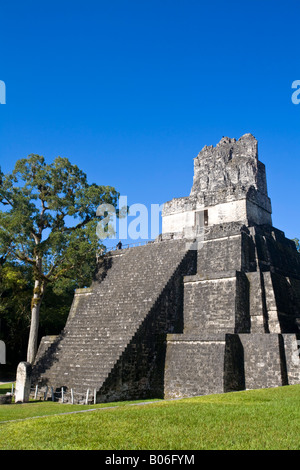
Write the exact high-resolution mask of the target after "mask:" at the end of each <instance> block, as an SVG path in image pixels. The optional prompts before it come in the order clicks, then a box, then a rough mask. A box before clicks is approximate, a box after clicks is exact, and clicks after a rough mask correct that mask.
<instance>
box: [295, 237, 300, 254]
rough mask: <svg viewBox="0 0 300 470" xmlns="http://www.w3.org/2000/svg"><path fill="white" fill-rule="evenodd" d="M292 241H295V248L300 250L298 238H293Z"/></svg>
mask: <svg viewBox="0 0 300 470" xmlns="http://www.w3.org/2000/svg"><path fill="white" fill-rule="evenodd" d="M294 242H295V244H296V248H297V250H298V251H299V252H300V242H299V239H298V238H294Z"/></svg>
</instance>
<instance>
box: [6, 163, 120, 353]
mask: <svg viewBox="0 0 300 470" xmlns="http://www.w3.org/2000/svg"><path fill="white" fill-rule="evenodd" d="M118 197H119V194H118V193H117V191H116V190H115V189H114V188H112V187H110V186H100V185H97V184H94V183H93V184H89V183H88V181H87V176H86V175H85V173H83V172H82V171H81V170H80V169H79V168H78V167H77V166H76V165H72V164H71V163H70V162H69V160H68V159H67V158H61V157H57V158H56V159H55V160H54V161H53V163H51V164H47V163H46V161H45V159H44V157H42V156H39V155H29V156H28V157H27V158H24V159H21V160H18V161H17V163H16V165H15V168H14V170H13V172H12V173H10V174H7V175H4V174H3V173H2V172H1V171H0V208H1V209H2V210H0V268H1V277H0V295H1V300H2V303H1V307H0V315H1V317H2V318H3V317H5V324H6V331H5V332H4V333H5V334H6V335H7V334H8V330H9V331H13V332H14V334H15V333H16V331H17V328H15V327H13V325H14V326H16V325H19V328H18V331H20V334H21V335H22V338H24V331H23V330H24V325H26V328H28V323H29V322H30V317H31V315H30V309H31V308H32V309H34V308H37V307H38V308H39V309H40V306H41V305H42V307H41V326H42V331H47V330H48V327H50V326H51V327H54V326H55V325H59V326H60V327H62V325H63V323H64V321H65V317H66V312H67V311H68V310H69V308H70V303H71V298H72V297H73V293H74V289H75V288H76V287H84V286H87V285H90V283H91V280H92V275H93V272H94V270H95V267H96V252H97V250H98V249H100V248H103V245H102V243H101V240H99V238H98V236H97V234H96V226H97V223H98V222H99V218H96V211H97V207H98V206H99V205H101V204H104V203H106V204H110V205H113V206H116V204H117V200H118ZM34 285H35V287H34ZM46 287H47V292H46ZM29 293H30V294H29ZM30 297H31V302H30V301H29V298H30ZM4 299H5V300H4ZM43 299H44V300H43ZM42 300H43V301H44V306H43V304H42V303H41V302H42ZM33 323H34V322H31V324H32V325H33ZM33 329H34V330H36V326H35V327H34V328H33ZM55 330H56V328H55ZM31 333H32V332H31ZM51 333H53V334H55V333H56V331H52V332H51ZM33 336H34V342H36V331H34V333H33ZM16 339H17V338H16V337H15V338H14V340H13V341H14V342H15V341H16ZM5 340H6V341H8V342H10V340H9V339H8V338H7V337H6V338H5ZM30 341H31V334H30V339H29V342H30ZM21 343H22V342H21ZM21 343H20V344H21ZM32 344H33V343H32ZM20 347H22V345H21V346H20ZM33 349H34V348H33Z"/></svg>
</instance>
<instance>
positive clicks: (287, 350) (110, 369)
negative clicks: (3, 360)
mask: <svg viewBox="0 0 300 470" xmlns="http://www.w3.org/2000/svg"><path fill="white" fill-rule="evenodd" d="M271 212H272V211H271V202H270V199H269V197H268V192H267V183H266V172H265V166H264V164H263V163H261V162H260V161H259V160H258V151H257V141H256V139H255V138H254V137H253V136H252V135H251V134H246V135H244V136H242V137H241V138H240V139H239V140H235V139H229V138H227V137H226V138H222V139H221V141H220V142H219V144H218V145H217V146H216V147H213V146H210V147H204V148H203V150H202V151H201V152H200V153H199V154H198V156H197V157H196V158H195V159H194V181H193V186H192V190H191V193H190V195H189V196H187V197H184V198H178V199H173V200H171V201H169V202H167V203H166V204H165V205H164V208H163V213H162V233H161V235H160V236H159V237H158V238H157V240H155V242H149V243H148V244H147V245H144V246H140V247H135V248H129V249H123V250H118V251H116V252H110V253H108V254H106V255H105V256H104V257H102V258H101V260H100V262H99V267H98V272H97V275H96V277H95V281H94V282H93V284H92V286H91V287H90V288H88V289H79V290H77V291H76V292H75V296H74V301H73V305H72V308H71V311H70V314H69V318H68V320H67V323H66V326H65V328H64V330H63V331H62V332H61V334H60V335H58V336H56V337H44V338H42V341H41V344H40V347H39V351H38V355H37V358H36V361H35V364H34V367H33V384H40V385H43V384H47V385H48V386H52V387H53V388H54V389H56V388H60V387H64V388H65V389H66V390H68V389H70V388H73V389H74V390H77V391H78V392H82V393H84V391H85V390H86V388H92V389H95V390H96V396H97V401H98V402H105V401H113V400H128V399H140V398H153V397H165V398H177V397H188V396H196V395H203V394H211V393H223V392H227V391H234V390H244V389H253V388H266V387H277V386H281V385H288V384H297V383H300V363H299V353H298V344H300V343H299V340H300V335H299V333H300V331H299V327H300V254H299V253H298V252H297V250H296V246H295V243H294V242H293V241H291V240H288V239H287V238H286V237H285V235H284V233H283V232H282V231H280V230H278V229H276V228H274V227H273V226H272V218H271Z"/></svg>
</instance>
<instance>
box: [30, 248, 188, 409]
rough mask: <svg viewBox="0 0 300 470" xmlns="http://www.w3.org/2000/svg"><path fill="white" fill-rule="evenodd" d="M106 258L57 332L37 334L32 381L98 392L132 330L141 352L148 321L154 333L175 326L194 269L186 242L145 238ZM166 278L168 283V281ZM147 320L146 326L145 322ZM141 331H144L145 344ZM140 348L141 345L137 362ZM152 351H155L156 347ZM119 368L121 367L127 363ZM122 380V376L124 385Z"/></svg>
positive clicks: (177, 326) (179, 323)
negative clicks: (101, 270) (106, 266)
mask: <svg viewBox="0 0 300 470" xmlns="http://www.w3.org/2000/svg"><path fill="white" fill-rule="evenodd" d="M107 258H109V261H110V263H109V264H110V265H111V266H110V267H109V269H107V272H106V273H105V275H103V273H102V279H101V280H100V281H95V282H94V283H93V285H92V286H91V287H90V288H87V289H77V291H76V293H75V296H74V301H73V304H72V307H71V310H70V314H69V317H68V320H67V323H66V326H65V328H64V330H63V331H62V332H61V334H60V335H59V336H57V337H51V338H49V337H44V338H43V339H42V341H41V344H40V348H39V351H38V354H37V358H36V361H35V364H34V367H33V381H32V383H33V385H35V384H38V385H40V386H41V385H48V386H52V387H53V388H54V389H57V388H61V387H65V388H66V389H70V388H72V389H74V390H76V391H78V392H82V393H84V392H85V391H86V389H87V388H90V389H96V390H97V391H98V393H100V394H101V387H103V385H104V384H105V383H106V381H107V379H108V377H109V376H110V374H111V373H112V371H113V369H114V368H115V367H116V365H117V364H118V362H120V359H121V357H122V355H124V353H125V351H126V349H128V347H129V345H130V344H133V343H134V338H135V337H136V335H139V334H140V336H141V335H142V337H143V338H139V339H138V341H137V342H136V345H135V346H133V348H136V347H137V344H142V348H143V349H144V350H145V351H146V350H147V354H148V349H149V348H150V349H151V348H153V344H155V340H154V343H153V331H152V330H153V325H154V334H155V330H156V333H157V335H156V336H157V337H159V338H161V335H162V333H165V335H166V334H167V333H172V332H179V333H180V328H182V318H180V317H182V310H183V309H182V303H183V299H182V297H183V275H188V274H194V272H195V267H196V266H195V265H196V252H192V251H188V250H187V243H186V241H185V240H169V241H163V242H158V243H149V244H147V245H145V246H140V247H135V248H130V249H127V250H119V251H116V252H113V253H111V254H110V255H106V260H107ZM170 282H171V283H172V288H170V286H169V287H168V285H169V284H170ZM147 321H148V322H149V321H150V322H151V328H147V327H146V326H145V325H147ZM155 325H156V326H155ZM143 328H144V329H143ZM145 328H146V330H147V331H146V330H145ZM150 330H151V331H150ZM139 332H140V333H139ZM147 335H148V336H149V335H150V336H151V341H150V340H149V341H148V343H147ZM150 343H151V344H150ZM160 344H161V339H160ZM147 354H146V353H145V354H144V355H143V351H140V354H139V357H136V361H141V360H143V358H145V357H146V355H147ZM133 355H134V354H133ZM131 356H132V354H131ZM152 356H153V358H154V359H155V357H156V356H157V351H156V350H155V348H154V350H153V351H152ZM128 360H129V363H130V361H132V359H130V358H129V359H128ZM147 361H148V359H147ZM147 361H146V362H147ZM127 362H128V361H127ZM122 367H123V368H127V369H128V364H126V367H125V366H124V365H123V366H122ZM129 369H130V367H129ZM131 369H132V370H131V372H130V374H131V375H132V374H134V373H136V372H133V370H136V364H135V366H134V368H133V367H132V368H131ZM140 369H143V367H140ZM144 369H145V370H142V371H141V372H140V375H141V377H140V379H141V380H144V381H147V374H149V369H151V365H150V367H149V362H148V363H147V364H146V365H145V367H144ZM145 377H146V378H145ZM148 380H149V378H148ZM128 387H130V385H128V383H127V384H126V385H124V386H123V389H124V388H125V389H126V388H128ZM148 387H149V384H148ZM146 388H147V387H146ZM102 400H103V397H102Z"/></svg>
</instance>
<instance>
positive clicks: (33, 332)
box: [27, 280, 44, 364]
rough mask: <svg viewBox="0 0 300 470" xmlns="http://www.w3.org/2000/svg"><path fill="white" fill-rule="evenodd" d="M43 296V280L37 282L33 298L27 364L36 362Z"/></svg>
mask: <svg viewBox="0 0 300 470" xmlns="http://www.w3.org/2000/svg"><path fill="white" fill-rule="evenodd" d="M43 294H44V285H43V282H42V281H41V280H35V282H34V291H33V298H32V302H31V323H30V333H29V340H28V349H27V362H30V363H31V364H32V363H33V362H34V359H35V356H36V353H37V346H38V343H37V342H38V331H39V317H40V307H41V303H42V299H43Z"/></svg>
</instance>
